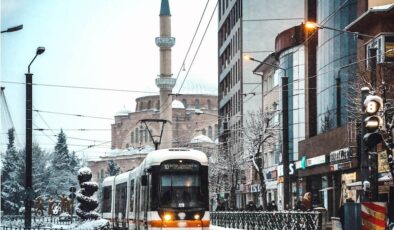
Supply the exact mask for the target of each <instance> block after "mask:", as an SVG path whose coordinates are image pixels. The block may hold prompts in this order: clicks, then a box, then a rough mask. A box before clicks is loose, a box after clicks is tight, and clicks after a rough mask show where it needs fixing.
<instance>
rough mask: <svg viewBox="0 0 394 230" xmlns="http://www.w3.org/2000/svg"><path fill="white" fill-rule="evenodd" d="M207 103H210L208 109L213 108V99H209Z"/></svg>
mask: <svg viewBox="0 0 394 230" xmlns="http://www.w3.org/2000/svg"><path fill="white" fill-rule="evenodd" d="M207 104H208V109H212V104H211V100H209V99H208V101H207Z"/></svg>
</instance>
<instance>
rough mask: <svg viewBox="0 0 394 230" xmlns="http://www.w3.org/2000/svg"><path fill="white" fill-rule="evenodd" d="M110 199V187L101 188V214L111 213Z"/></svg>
mask: <svg viewBox="0 0 394 230" xmlns="http://www.w3.org/2000/svg"><path fill="white" fill-rule="evenodd" d="M111 198H112V187H111V186H105V187H104V188H103V203H102V206H101V211H102V212H111Z"/></svg>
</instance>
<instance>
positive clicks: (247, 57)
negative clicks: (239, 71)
mask: <svg viewBox="0 0 394 230" xmlns="http://www.w3.org/2000/svg"><path fill="white" fill-rule="evenodd" d="M244 59H245V60H252V57H251V56H249V55H246V54H245V55H244Z"/></svg>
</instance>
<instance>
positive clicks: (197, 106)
mask: <svg viewBox="0 0 394 230" xmlns="http://www.w3.org/2000/svg"><path fill="white" fill-rule="evenodd" d="M194 108H195V109H200V100H198V99H196V100H194Z"/></svg>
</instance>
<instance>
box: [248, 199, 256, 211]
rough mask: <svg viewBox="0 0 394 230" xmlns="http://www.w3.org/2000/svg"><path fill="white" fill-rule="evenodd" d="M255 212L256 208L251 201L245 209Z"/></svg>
mask: <svg viewBox="0 0 394 230" xmlns="http://www.w3.org/2000/svg"><path fill="white" fill-rule="evenodd" d="M256 210H257V207H256V205H255V204H254V202H253V201H249V203H248V206H247V207H246V211H251V212H254V211H256Z"/></svg>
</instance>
